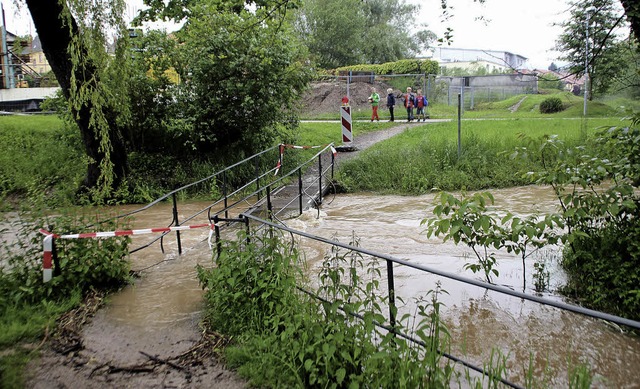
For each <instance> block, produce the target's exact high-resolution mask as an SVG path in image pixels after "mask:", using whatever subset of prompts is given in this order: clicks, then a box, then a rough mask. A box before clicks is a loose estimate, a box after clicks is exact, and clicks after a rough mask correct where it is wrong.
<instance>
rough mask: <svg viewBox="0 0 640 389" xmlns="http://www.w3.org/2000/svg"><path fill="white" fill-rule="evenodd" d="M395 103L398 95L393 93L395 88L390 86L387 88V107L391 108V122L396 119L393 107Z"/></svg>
mask: <svg viewBox="0 0 640 389" xmlns="http://www.w3.org/2000/svg"><path fill="white" fill-rule="evenodd" d="M395 105H396V97H395V96H394V95H393V89H391V88H389V89H387V108H389V115H391V120H389V121H390V122H392V121H393V120H394V118H393V107H394V106H395Z"/></svg>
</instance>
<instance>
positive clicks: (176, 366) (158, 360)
mask: <svg viewBox="0 0 640 389" xmlns="http://www.w3.org/2000/svg"><path fill="white" fill-rule="evenodd" d="M140 354H142V355H144V356H145V357H147V358H149V359H151V360H152V361H154V362H159V363H164V364H165V365H167V366H171V367H173V368H174V369H177V370H180V371H183V372H185V373H187V374H188V376H189V377H190V376H191V371H190V370H189V369H187V368H186V367H183V366H180V365H178V364H175V363H173V362H171V361H168V360H166V359H162V358H158V357H156V356H153V355H150V354H147V353H145V352H144V351H140Z"/></svg>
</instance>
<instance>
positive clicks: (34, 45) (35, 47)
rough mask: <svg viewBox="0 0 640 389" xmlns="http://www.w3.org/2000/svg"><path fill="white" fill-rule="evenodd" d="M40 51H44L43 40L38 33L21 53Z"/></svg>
mask: <svg viewBox="0 0 640 389" xmlns="http://www.w3.org/2000/svg"><path fill="white" fill-rule="evenodd" d="M40 52H42V42H40V37H39V36H37V35H36V37H35V38H33V40H32V41H31V44H30V45H29V46H27V47H25V48H24V49H23V50H22V53H20V54H21V55H28V54H33V53H40Z"/></svg>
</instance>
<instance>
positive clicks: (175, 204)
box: [171, 193, 182, 255]
mask: <svg viewBox="0 0 640 389" xmlns="http://www.w3.org/2000/svg"><path fill="white" fill-rule="evenodd" d="M171 197H172V198H173V222H174V223H175V226H176V227H180V222H179V221H178V201H177V200H176V194H175V193H174V194H173V195H172V196H171ZM176 238H177V240H178V255H179V254H182V243H181V242H180V231H176Z"/></svg>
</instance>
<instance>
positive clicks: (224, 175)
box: [222, 170, 229, 219]
mask: <svg viewBox="0 0 640 389" xmlns="http://www.w3.org/2000/svg"><path fill="white" fill-rule="evenodd" d="M222 194H223V195H224V217H225V219H228V218H229V210H228V209H227V207H228V206H229V204H228V203H227V171H226V170H225V171H223V172H222Z"/></svg>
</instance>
